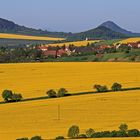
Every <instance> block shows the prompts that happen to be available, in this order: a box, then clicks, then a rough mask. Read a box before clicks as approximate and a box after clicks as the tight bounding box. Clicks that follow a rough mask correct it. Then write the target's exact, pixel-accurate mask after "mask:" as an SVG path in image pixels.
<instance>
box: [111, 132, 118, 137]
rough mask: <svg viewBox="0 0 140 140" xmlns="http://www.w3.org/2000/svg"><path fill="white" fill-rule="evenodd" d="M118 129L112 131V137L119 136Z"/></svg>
mask: <svg viewBox="0 0 140 140" xmlns="http://www.w3.org/2000/svg"><path fill="white" fill-rule="evenodd" d="M117 135H118V131H116V130H114V131H111V132H110V137H117Z"/></svg>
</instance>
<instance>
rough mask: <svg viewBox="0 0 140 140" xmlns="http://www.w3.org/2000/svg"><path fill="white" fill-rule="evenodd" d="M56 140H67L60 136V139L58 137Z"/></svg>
mask: <svg viewBox="0 0 140 140" xmlns="http://www.w3.org/2000/svg"><path fill="white" fill-rule="evenodd" d="M55 139H56V140H63V139H65V138H64V137H63V136H58V137H56V138H55Z"/></svg>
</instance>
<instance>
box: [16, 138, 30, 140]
mask: <svg viewBox="0 0 140 140" xmlns="http://www.w3.org/2000/svg"><path fill="white" fill-rule="evenodd" d="M16 140H29V139H28V138H19V139H16Z"/></svg>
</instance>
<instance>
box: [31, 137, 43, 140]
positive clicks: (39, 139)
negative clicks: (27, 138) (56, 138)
mask: <svg viewBox="0 0 140 140" xmlns="http://www.w3.org/2000/svg"><path fill="white" fill-rule="evenodd" d="M31 140H42V138H41V136H34V137H32V138H31Z"/></svg>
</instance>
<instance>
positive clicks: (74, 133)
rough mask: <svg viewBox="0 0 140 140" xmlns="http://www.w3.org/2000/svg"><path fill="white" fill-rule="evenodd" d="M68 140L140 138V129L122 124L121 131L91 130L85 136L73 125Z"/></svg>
mask: <svg viewBox="0 0 140 140" xmlns="http://www.w3.org/2000/svg"><path fill="white" fill-rule="evenodd" d="M67 136H68V138H70V139H80V138H112V137H113V138H114V137H140V131H139V130H138V129H131V130H129V129H128V125H127V124H125V123H124V124H121V125H120V126H119V130H113V131H100V132H96V131H95V130H94V129H92V128H89V129H87V130H86V131H85V134H80V128H79V126H77V125H73V126H71V127H70V128H69V129H68V134H67ZM55 139H56V140H62V139H65V137H64V136H58V137H56V138H55ZM16 140H43V139H42V138H41V136H34V137H32V138H31V139H29V138H18V139H16Z"/></svg>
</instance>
